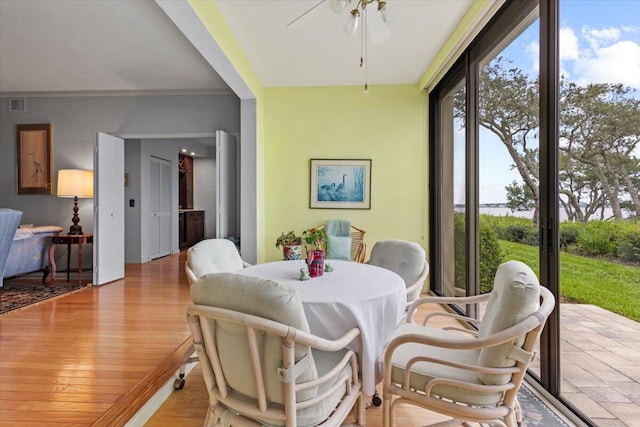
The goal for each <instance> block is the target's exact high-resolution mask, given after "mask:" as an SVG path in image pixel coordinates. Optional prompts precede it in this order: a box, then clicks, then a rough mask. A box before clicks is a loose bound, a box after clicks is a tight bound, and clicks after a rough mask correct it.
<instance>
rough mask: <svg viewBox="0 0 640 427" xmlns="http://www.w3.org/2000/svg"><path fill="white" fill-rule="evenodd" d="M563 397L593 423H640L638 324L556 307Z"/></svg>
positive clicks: (584, 308) (582, 308) (589, 309)
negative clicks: (558, 320) (558, 316)
mask: <svg viewBox="0 0 640 427" xmlns="http://www.w3.org/2000/svg"><path fill="white" fill-rule="evenodd" d="M560 317H561V322H560V325H561V326H560V339H561V344H560V346H561V347H560V351H561V358H562V360H561V368H560V369H561V371H560V375H561V378H562V382H561V390H562V395H563V396H564V397H565V398H567V400H568V401H569V402H571V403H573V404H574V405H575V406H576V407H578V408H580V410H582V411H583V412H584V413H585V414H586V415H587V416H589V417H590V418H591V419H592V420H593V421H594V422H595V423H597V424H598V426H602V427H618V426H620V427H622V426H628V427H640V322H636V321H634V320H630V319H627V318H626V317H623V316H620V315H619V314H616V313H612V312H610V311H607V310H604V309H602V308H600V307H596V306H594V305H588V304H564V303H563V304H561V305H560Z"/></svg>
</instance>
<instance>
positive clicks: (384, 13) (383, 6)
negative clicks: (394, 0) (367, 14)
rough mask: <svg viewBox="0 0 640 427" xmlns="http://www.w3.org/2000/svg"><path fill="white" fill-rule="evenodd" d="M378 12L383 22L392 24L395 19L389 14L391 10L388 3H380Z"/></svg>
mask: <svg viewBox="0 0 640 427" xmlns="http://www.w3.org/2000/svg"><path fill="white" fill-rule="evenodd" d="M378 12H380V16H381V17H382V22H384V23H385V24H386V25H389V24H391V21H392V19H393V17H392V16H391V13H390V12H389V8H388V7H387V2H384V1H380V2H378Z"/></svg>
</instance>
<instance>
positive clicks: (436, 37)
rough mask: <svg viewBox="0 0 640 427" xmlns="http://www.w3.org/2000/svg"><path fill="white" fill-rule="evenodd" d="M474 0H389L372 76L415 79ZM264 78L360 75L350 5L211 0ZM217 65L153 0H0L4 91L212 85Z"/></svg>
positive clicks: (317, 81)
mask: <svg viewBox="0 0 640 427" xmlns="http://www.w3.org/2000/svg"><path fill="white" fill-rule="evenodd" d="M471 2H472V0H388V6H387V7H388V8H389V10H390V12H391V13H392V15H393V23H392V25H391V27H390V32H391V35H390V37H389V38H388V40H386V41H385V42H383V43H382V44H379V45H376V46H372V45H370V46H369V49H368V80H369V84H370V85H375V84H408V83H417V82H418V81H419V80H420V78H421V77H422V75H423V73H424V72H425V71H426V69H427V66H428V65H429V63H430V62H431V60H432V59H433V57H434V56H435V54H436V53H437V52H438V50H439V49H440V47H441V46H442V44H443V43H444V41H445V40H446V38H447V36H448V35H449V34H450V33H451V31H452V30H453V28H454V27H455V25H456V23H457V22H458V21H459V20H460V18H461V17H462V15H463V14H464V12H465V11H466V9H467V8H468V7H469V5H470V4H471ZM216 3H217V5H218V7H219V9H220V11H221V12H222V14H223V15H224V17H225V19H226V20H227V22H228V24H229V26H230V28H231V30H232V32H233V33H234V35H235V37H236V39H237V40H238V42H239V43H240V45H241V47H242V49H243V50H244V52H245V54H246V56H247V58H248V59H249V62H250V63H251V64H252V65H253V67H254V69H255V71H256V73H257V75H258V77H259V79H260V80H261V82H262V83H263V85H264V86H266V87H280V86H326V85H354V84H355V85H357V84H362V82H363V81H364V76H363V71H362V70H361V69H360V67H359V61H360V38H359V36H355V37H353V36H349V35H347V34H346V33H344V32H343V31H342V26H343V24H344V21H345V20H346V18H347V15H348V11H346V10H345V11H343V12H342V13H340V14H336V13H335V12H333V11H332V10H331V9H330V8H329V6H328V2H325V3H324V4H322V5H320V6H319V7H318V8H316V9H314V11H313V12H311V13H309V14H308V15H306V16H305V17H304V18H302V19H301V20H300V21H298V23H297V24H295V25H293V26H291V27H289V28H288V27H287V23H288V22H290V21H292V20H293V19H294V18H296V17H297V16H299V15H300V14H302V13H303V12H304V11H306V10H308V9H309V8H311V7H312V6H313V5H315V4H317V3H318V1H317V0H296V1H294V0H216ZM217 90H228V86H227V85H226V84H225V83H224V81H222V79H221V78H220V77H219V76H218V74H217V73H216V72H215V71H214V70H213V69H212V68H211V67H210V66H209V65H208V63H207V62H206V61H205V60H204V59H203V58H202V57H201V56H200V54H199V53H198V52H197V51H196V50H195V49H194V48H193V46H192V45H191V44H190V43H189V42H188V41H187V39H186V38H185V37H184V36H183V35H182V33H180V32H179V30H178V29H177V28H176V27H175V25H174V24H173V23H172V22H171V20H169V18H168V17H167V16H166V15H165V14H164V12H163V11H162V10H161V9H160V8H159V7H158V6H157V4H156V3H155V2H153V1H150V0H144V1H141V0H95V1H84V0H64V1H63V0H29V1H24V0H0V92H1V93H29V92H75V91H90V92H95V91H118V92H127V91H183V92H184V91H217Z"/></svg>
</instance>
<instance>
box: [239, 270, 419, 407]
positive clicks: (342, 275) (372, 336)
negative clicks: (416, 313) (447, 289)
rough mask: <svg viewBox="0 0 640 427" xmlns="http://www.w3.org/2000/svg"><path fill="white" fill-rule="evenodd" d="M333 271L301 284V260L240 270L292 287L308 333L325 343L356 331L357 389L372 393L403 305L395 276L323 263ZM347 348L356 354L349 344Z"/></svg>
mask: <svg viewBox="0 0 640 427" xmlns="http://www.w3.org/2000/svg"><path fill="white" fill-rule="evenodd" d="M326 262H329V263H330V264H331V265H332V266H333V268H334V271H332V272H330V273H328V272H324V275H323V276H321V277H314V278H312V279H311V280H306V281H301V280H300V269H301V268H303V267H306V264H305V263H304V261H279V262H270V263H265V264H258V265H254V266H252V267H248V268H245V269H243V270H242V271H240V272H239V273H240V274H244V275H247V276H253V277H260V278H263V279H270V280H274V281H276V282H280V283H287V284H289V285H291V286H293V287H295V288H296V289H297V290H298V292H299V293H300V296H301V298H302V305H303V307H304V312H305V314H306V316H307V320H308V322H309V328H310V329H311V333H313V334H315V335H318V336H321V337H323V338H327V339H337V338H340V337H341V336H342V335H343V334H344V333H345V332H346V331H348V330H349V329H351V328H353V327H356V326H357V327H359V328H360V331H361V334H362V355H361V358H362V385H363V389H364V392H365V393H366V394H369V395H373V394H374V393H375V387H376V384H377V383H378V382H379V380H380V378H381V373H380V372H377V371H376V368H377V360H378V356H379V355H380V354H381V353H382V350H383V348H384V345H385V343H386V342H387V340H388V339H389V338H390V337H391V334H392V333H393V331H394V329H395V327H396V325H397V324H398V323H399V322H400V320H401V319H402V316H403V314H404V308H405V305H406V302H407V297H406V287H405V284H404V281H403V280H402V278H401V277H400V276H398V275H397V274H395V273H394V272H392V271H389V270H386V269H384V268H380V267H376V266H373V265H368V264H360V263H356V262H350V261H340V260H327V261H326ZM352 349H354V350H356V349H357V347H356V346H355V345H354V346H353V347H352Z"/></svg>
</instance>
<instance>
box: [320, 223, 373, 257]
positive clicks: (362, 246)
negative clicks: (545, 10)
mask: <svg viewBox="0 0 640 427" xmlns="http://www.w3.org/2000/svg"><path fill="white" fill-rule="evenodd" d="M318 228H319V229H323V228H325V225H324V224H323V225H321V226H320V227H318ZM365 234H366V231H365V230H363V229H362V228H358V227H356V226H355V225H351V260H352V261H355V262H359V263H364V261H365V257H366V255H367V244H366V243H365V241H364V235H365Z"/></svg>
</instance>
